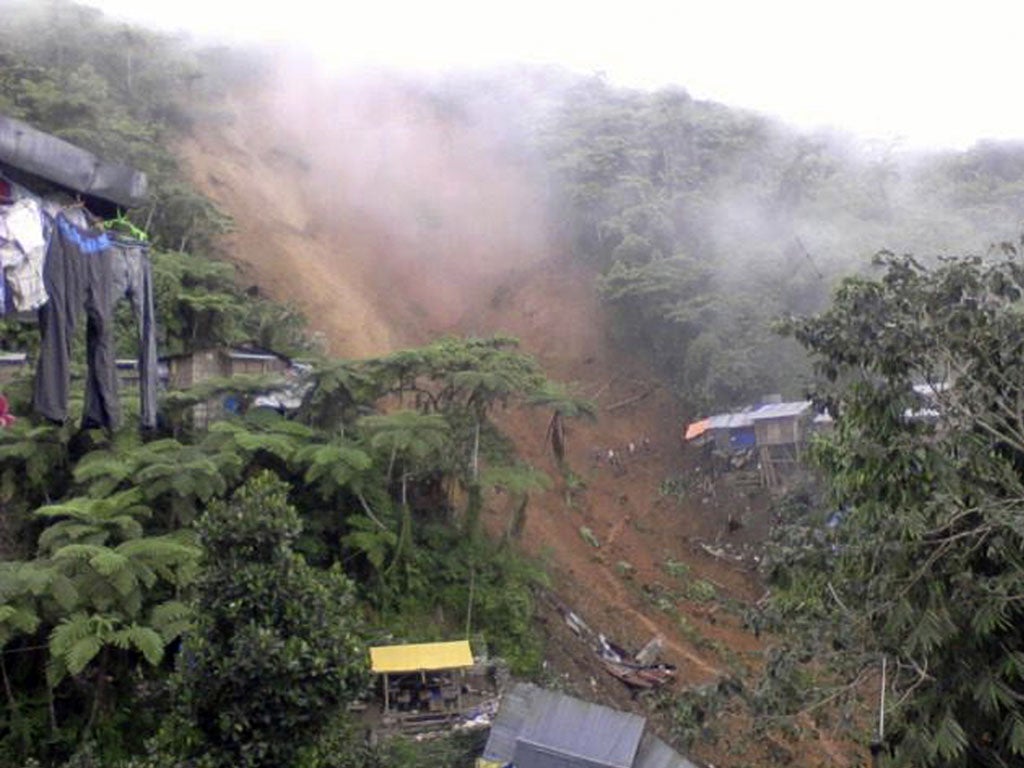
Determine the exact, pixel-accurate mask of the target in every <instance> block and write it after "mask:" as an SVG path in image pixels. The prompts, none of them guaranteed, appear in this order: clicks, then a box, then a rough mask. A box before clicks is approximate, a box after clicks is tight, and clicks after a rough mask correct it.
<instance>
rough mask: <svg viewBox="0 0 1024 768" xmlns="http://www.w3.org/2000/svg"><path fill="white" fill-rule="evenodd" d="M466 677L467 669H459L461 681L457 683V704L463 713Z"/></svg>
mask: <svg viewBox="0 0 1024 768" xmlns="http://www.w3.org/2000/svg"><path fill="white" fill-rule="evenodd" d="M465 679H466V670H464V669H460V670H459V682H458V683H456V691H457V692H456V694H455V706H457V707H458V708H459V713H460V714H461V713H462V683H463V682H464V681H465Z"/></svg>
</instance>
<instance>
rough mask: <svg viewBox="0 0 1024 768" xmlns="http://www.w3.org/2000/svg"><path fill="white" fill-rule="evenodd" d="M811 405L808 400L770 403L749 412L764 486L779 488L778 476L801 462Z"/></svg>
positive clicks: (811, 414)
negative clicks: (776, 486) (777, 486)
mask: <svg viewBox="0 0 1024 768" xmlns="http://www.w3.org/2000/svg"><path fill="white" fill-rule="evenodd" d="M811 405H812V403H811V401H810V400H798V401H795V402H789V403H770V404H768V405H762V406H761V407H760V408H758V409H757V410H755V411H751V412H750V414H749V416H750V419H751V421H752V422H753V424H754V435H755V438H756V440H757V450H758V459H759V460H760V462H761V478H762V482H763V484H764V485H767V486H774V485H778V484H779V476H780V473H785V472H786V471H788V470H790V469H793V468H795V467H796V466H797V465H798V464H799V463H800V454H801V451H802V449H803V446H804V445H805V443H806V442H807V434H808V431H809V429H810V426H811V422H812V420H813V418H814V412H813V410H812V408H811Z"/></svg>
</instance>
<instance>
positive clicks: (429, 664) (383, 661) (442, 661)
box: [370, 640, 473, 672]
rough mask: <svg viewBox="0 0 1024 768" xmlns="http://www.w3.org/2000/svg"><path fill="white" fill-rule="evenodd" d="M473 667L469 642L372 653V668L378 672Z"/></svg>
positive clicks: (380, 649)
mask: <svg viewBox="0 0 1024 768" xmlns="http://www.w3.org/2000/svg"><path fill="white" fill-rule="evenodd" d="M471 666H473V653H472V651H470V650H469V641H468V640H456V641H454V642H451V643H414V644H411V645H382V646H378V647H377V648H371V649H370V668H371V669H372V670H373V671H374V672H419V671H420V670H431V669H456V668H458V667H471Z"/></svg>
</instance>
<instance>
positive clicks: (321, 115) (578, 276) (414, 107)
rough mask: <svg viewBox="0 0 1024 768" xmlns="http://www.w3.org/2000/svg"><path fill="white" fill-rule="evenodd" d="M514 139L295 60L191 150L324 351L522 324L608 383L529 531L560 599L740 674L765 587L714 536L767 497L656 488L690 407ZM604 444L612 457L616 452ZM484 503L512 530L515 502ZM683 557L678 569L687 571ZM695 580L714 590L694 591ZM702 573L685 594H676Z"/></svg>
mask: <svg viewBox="0 0 1024 768" xmlns="http://www.w3.org/2000/svg"><path fill="white" fill-rule="evenodd" d="M508 139H509V137H508V135H507V134H506V133H505V132H503V126H502V123H501V121H500V120H494V119H491V118H490V117H488V116H486V115H481V114H475V113H473V112H472V111H470V112H465V111H462V112H459V111H453V110H452V109H450V105H445V104H439V103H438V102H437V101H436V100H434V99H431V98H429V97H427V96H426V95H425V94H424V93H423V92H422V91H421V90H418V89H417V88H416V87H414V86H410V85H409V84H408V83H402V82H397V81H392V80H387V79H383V78H378V79H374V80H367V79H364V80H362V81H360V82H358V83H347V84H339V83H337V82H327V81H324V80H320V79H318V78H317V77H315V76H314V75H313V74H312V73H311V72H310V71H307V70H302V69H295V68H290V67H287V66H283V67H282V68H281V69H280V70H279V80H278V81H277V83H275V84H273V85H272V86H271V87H267V88H265V89H261V90H260V91H259V92H258V93H257V92H248V93H242V94H237V95H236V97H235V98H233V99H232V100H230V101H229V102H228V103H226V104H225V105H224V109H223V110H221V111H220V112H219V113H218V114H217V115H216V116H210V117H209V118H208V119H205V120H203V121H201V122H200V123H199V125H198V126H197V129H196V132H195V135H194V136H193V138H192V139H190V140H189V141H187V142H186V143H185V144H183V146H182V148H181V152H182V155H183V157H184V158H185V159H186V161H187V163H188V165H189V167H190V169H191V173H192V175H193V178H194V179H195V181H196V182H197V183H198V185H199V186H200V187H201V188H202V189H203V190H204V191H205V192H206V193H207V194H209V195H210V196H211V197H212V198H213V199H214V200H215V201H216V202H217V203H219V204H220V205H221V206H222V207H223V208H224V209H225V210H226V211H227V212H228V213H230V214H231V216H232V217H233V218H234V220H235V223H236V227H235V231H234V233H233V234H232V235H231V236H229V237H228V238H227V240H226V242H225V248H226V250H227V252H228V254H229V256H230V258H232V259H234V260H235V261H237V262H238V263H239V264H240V265H242V267H243V270H244V273H245V277H246V279H247V280H250V281H252V282H253V283H257V284H259V285H260V286H261V289H263V290H264V291H266V292H267V293H269V294H270V295H271V296H273V297H274V298H277V299H281V300H291V301H294V302H295V303H297V304H298V305H299V306H301V307H302V308H303V309H305V311H306V313H307V316H308V317H309V319H310V321H311V325H312V327H313V329H314V330H316V331H318V332H320V333H322V334H323V336H324V339H325V341H326V344H327V346H328V348H329V350H330V351H331V352H332V353H334V354H337V355H342V356H352V357H361V356H369V355H375V354H380V353H384V352H388V351H391V350H394V349H398V348H401V347H404V346H409V345H414V344H419V343H423V342H426V341H428V340H430V339H432V338H435V337H436V336H437V335H439V334H444V333H460V334H474V335H484V334H490V333H496V332H503V333H510V334H512V335H515V336H517V337H519V338H520V340H521V342H522V346H523V348H524V349H525V350H526V351H528V352H530V353H532V354H534V355H535V356H536V357H537V358H538V359H539V360H540V362H541V363H542V364H543V365H544V367H545V369H546V370H547V372H548V373H549V375H550V376H551V377H552V378H556V379H560V380H563V381H567V382H575V383H576V386H577V388H578V390H579V391H580V392H581V393H583V394H585V395H587V396H589V397H591V398H592V399H593V400H595V401H596V402H597V403H598V404H599V406H600V408H601V413H600V418H599V419H598V421H597V423H595V424H574V425H572V427H571V433H570V437H569V458H570V465H571V466H572V468H573V470H574V474H575V479H574V480H573V481H572V482H567V481H565V480H564V479H562V480H559V481H558V482H556V484H555V487H554V488H553V489H552V490H551V491H550V492H548V493H546V494H544V495H543V496H539V497H537V498H536V499H534V500H533V502H532V503H531V507H530V509H529V512H528V518H527V525H526V528H525V532H524V537H523V546H524V547H525V548H526V549H527V550H528V551H529V552H531V553H532V554H534V555H536V556H537V557H539V558H541V559H543V560H544V561H545V562H546V563H547V564H548V566H549V568H550V571H551V573H552V574H553V577H554V584H553V592H554V593H555V595H556V600H558V601H561V602H562V603H564V604H567V605H569V606H570V607H571V608H572V609H573V610H575V611H576V612H577V613H578V614H579V615H581V616H582V617H583V618H584V619H585V620H586V621H587V622H588V623H589V624H590V625H591V626H592V627H593V628H594V629H595V630H596V631H599V632H604V633H605V634H607V635H609V636H610V637H612V638H614V639H615V640H616V641H617V642H619V643H620V644H621V645H624V646H626V647H631V648H634V649H636V648H639V647H640V646H641V645H642V644H643V643H645V642H646V641H647V640H648V639H650V637H651V636H652V635H655V634H659V635H661V636H663V637H664V639H665V652H664V658H665V659H666V660H667V661H670V662H672V663H674V664H676V665H677V666H678V667H679V678H680V679H679V685H685V684H697V683H704V682H708V681H712V680H715V679H718V678H719V677H721V676H723V675H740V676H744V675H746V674H748V673H749V672H750V671H751V670H752V669H754V668H756V667H757V665H758V664H759V663H760V649H761V643H760V641H759V640H758V639H756V638H755V637H754V636H753V635H752V634H751V633H750V632H748V631H747V630H746V629H744V628H743V626H742V620H741V616H742V606H743V605H745V604H749V603H751V602H753V601H754V600H756V599H757V598H758V597H759V596H760V595H761V593H762V588H761V587H760V585H759V584H758V582H757V579H756V578H755V576H754V574H753V572H752V571H751V569H750V568H749V566H747V565H744V564H740V563H735V562H732V561H730V560H727V559H722V558H716V557H714V556H712V555H710V554H708V550H707V549H706V548H705V547H704V546H702V544H711V545H714V544H715V543H716V542H718V543H720V542H722V541H726V540H729V538H730V537H732V538H733V540H734V541H735V542H736V543H739V542H741V541H742V540H743V538H744V537H747V538H752V539H756V538H757V537H758V536H759V535H762V534H763V530H764V521H763V514H764V511H763V506H759V505H758V503H757V502H756V501H752V500H750V499H748V498H746V497H745V496H743V495H742V494H739V495H736V496H735V497H730V498H717V499H716V498H710V497H707V498H705V497H704V496H702V495H699V494H698V495H697V496H694V497H690V498H685V499H682V500H680V499H677V498H676V497H674V496H666V495H662V493H660V492H659V489H660V488H661V486H662V481H663V480H665V478H668V477H672V476H676V475H678V474H679V473H681V472H682V471H683V466H682V463H683V459H682V456H681V454H680V451H679V445H678V435H679V425H680V414H678V413H676V411H675V409H674V405H673V403H672V401H671V399H670V398H669V397H668V395H667V394H666V393H665V392H663V391H662V390H661V389H659V387H658V385H657V381H656V379H655V377H654V376H653V375H652V373H651V371H650V370H649V369H648V368H647V367H646V365H645V364H644V363H643V362H642V361H641V360H639V359H635V358H632V357H630V356H629V355H628V354H626V353H624V352H622V351H620V350H617V348H616V346H615V345H614V344H613V343H612V341H611V339H610V337H609V324H608V318H607V317H606V315H605V312H604V311H603V309H602V307H601V305H600V303H599V301H598V299H597V297H596V296H595V294H594V290H593V275H590V274H588V273H586V272H585V271H583V270H581V269H580V268H579V267H576V266H573V265H572V264H570V263H569V262H568V261H567V260H566V258H565V256H564V249H563V248H561V247H560V244H559V243H558V242H557V241H556V240H555V239H554V238H553V237H552V235H551V232H552V227H551V222H550V221H549V220H548V214H547V200H546V194H545V189H544V187H543V185H542V184H539V183H538V178H539V177H538V176H537V175H536V174H535V172H534V171H535V169H534V168H532V167H531V165H530V161H529V159H528V158H524V157H523V156H522V155H521V154H519V153H517V152H515V151H513V150H512V149H510V142H509V141H508ZM501 418H502V421H503V426H504V427H505V428H506V429H507V430H508V431H509V433H510V434H511V435H512V436H513V438H514V439H515V440H516V442H517V444H518V446H519V448H520V451H521V452H522V454H523V455H524V457H525V458H526V459H527V460H528V461H530V462H531V463H532V464H534V465H535V466H537V467H539V468H542V469H544V470H545V471H547V472H548V473H549V474H550V475H551V476H552V477H558V473H557V472H556V470H555V466H554V464H553V462H552V460H551V458H550V456H549V455H548V453H547V451H546V448H545V445H544V440H543V438H544V432H545V427H546V422H545V420H544V417H543V415H542V414H540V413H537V412H531V411H512V412H508V413H506V414H504V415H503V416H502V417H501ZM645 439H646V447H645ZM630 443H633V444H634V448H635V450H634V451H633V453H632V454H631V453H630V451H629V444H630ZM609 449H611V450H613V451H615V452H616V453H617V455H618V456H619V457H620V466H618V467H615V466H610V465H609V464H608V462H607V460H606V459H607V452H608V450H609ZM492 502H493V503H492V505H491V507H492V509H491V512H490V513H489V518H488V523H489V525H490V526H491V527H492V529H493V530H495V531H498V530H501V529H502V528H503V527H504V526H505V525H506V524H507V512H508V510H506V509H504V508H503V507H502V505H501V503H500V500H492ZM730 514H731V515H732V516H733V517H734V518H735V519H736V520H739V521H742V523H743V527H742V528H741V529H740V530H739V531H737V532H733V533H729V532H728V531H727V528H726V524H725V523H726V518H727V517H728V516H729V515H730ZM584 528H586V529H588V530H589V531H590V532H591V533H592V534H593V537H594V538H596V541H597V542H598V544H599V546H598V547H595V546H593V544H592V543H590V542H588V541H587V540H585V538H584V536H583V535H582V533H581V531H582V529H584ZM670 562H676V563H682V564H684V567H683V568H682V569H680V568H678V567H677V568H676V569H675V570H674V575H673V573H670V572H669V570H671V568H669V569H667V568H666V565H667V564H668V563H670ZM686 569H688V571H689V573H688V574H684V575H680V572H681V571H682V570H686ZM696 582H700V583H701V584H703V585H705V587H704V589H705V590H706V589H707V588H708V587H710V588H711V589H713V591H714V594H715V599H713V600H711V601H706V602H702V601H701V600H700V596H699V594H697V593H698V592H699V590H694V589H693V588H692V584H693V583H696ZM688 584H689V585H691V588H690V589H689V593H690V595H691V598H686V597H682V598H680V597H679V596H680V595H681V594H683V593H686V592H687V591H688V590H687V585H688ZM542 623H543V624H545V625H546V626H547V632H546V634H547V637H548V643H549V647H548V657H549V661H550V663H551V673H552V674H553V675H558V676H562V677H564V680H563V682H564V683H565V684H566V685H567V686H568V687H569V688H570V689H573V690H576V691H578V692H580V693H583V694H586V695H587V696H588V697H589V698H591V699H595V700H598V701H604V702H606V703H609V704H613V705H616V706H620V707H633V708H639V711H644V705H643V704H642V703H641V702H637V701H634V700H632V699H631V697H630V695H629V693H628V691H626V689H625V688H624V686H622V685H621V683H619V682H618V681H616V680H614V679H613V678H611V677H610V676H608V675H606V674H604V673H603V672H602V671H601V669H600V667H599V666H597V664H596V663H595V662H594V660H593V657H592V656H591V654H590V653H589V652H588V651H587V649H586V648H585V646H584V645H583V644H582V643H581V642H580V641H579V640H578V639H577V638H576V637H575V636H574V635H573V634H572V633H571V632H568V631H567V629H566V627H565V626H564V623H563V622H562V620H561V618H560V617H559V615H558V613H557V612H556V611H555V610H554V609H553V608H551V607H550V606H548V607H545V608H544V610H543V615H542ZM737 727H738V728H740V729H741V730H742V728H743V726H742V724H739V725H738V726H737ZM729 741H731V739H727V741H726V743H720V744H719V745H717V746H705V747H697V748H696V752H697V754H698V755H703V756H705V757H707V758H708V759H710V760H713V761H714V762H715V764H717V765H719V766H727V765H732V764H745V765H749V764H758V763H760V760H759V759H758V757H757V755H756V754H754V753H749V752H748V753H747V754H746V756H745V757H742V758H741V757H738V756H737V755H735V754H733V755H730V754H728V752H727V750H728V749H730V747H729V746H728V743H729ZM786 748H787V749H789V750H791V752H792V754H793V757H794V759H795V760H800V759H801V758H803V759H805V760H806V761H807V762H806V764H808V765H816V764H821V762H822V761H825V762H828V763H829V764H833V765H842V764H843V761H842V759H841V757H840V756H839V755H838V754H836V752H835V748H833V747H831V745H829V746H828V749H827V751H826V750H825V747H823V746H821V745H803V746H799V747H798V746H797V745H788V746H787V747H786ZM756 751H757V750H755V752H756Z"/></svg>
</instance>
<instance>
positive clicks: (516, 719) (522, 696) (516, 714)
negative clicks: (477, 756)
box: [484, 683, 539, 765]
mask: <svg viewBox="0 0 1024 768" xmlns="http://www.w3.org/2000/svg"><path fill="white" fill-rule="evenodd" d="M536 690H539V689H538V688H537V687H536V686H534V685H528V684H526V683H517V684H516V685H514V686H513V687H512V690H510V691H509V692H508V693H506V694H505V695H504V696H502V697H501V707H500V708H499V709H498V716H497V717H495V718H494V722H493V723H491V732H490V734H489V735H488V737H487V745H486V746H485V747H484V757H485V758H487V759H488V760H497V761H498V762H500V763H501V764H502V765H506V764H508V763H511V762H512V758H513V757H514V756H515V752H516V737H517V736H519V734H520V733H521V732H522V730H523V727H524V726H525V725H526V720H527V718H528V717H529V716H530V704H531V702H532V701H533V692H534V691H536Z"/></svg>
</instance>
